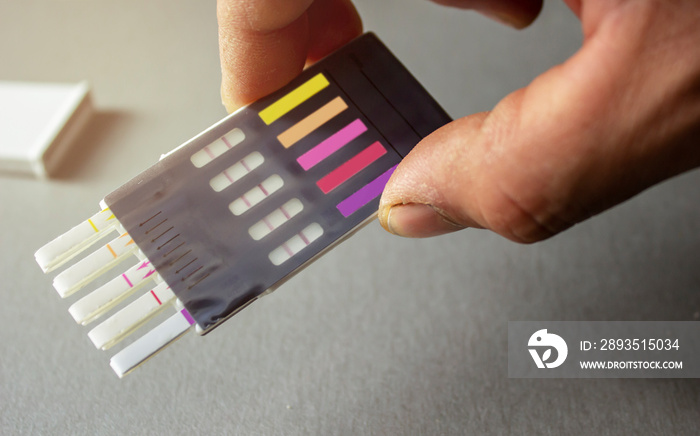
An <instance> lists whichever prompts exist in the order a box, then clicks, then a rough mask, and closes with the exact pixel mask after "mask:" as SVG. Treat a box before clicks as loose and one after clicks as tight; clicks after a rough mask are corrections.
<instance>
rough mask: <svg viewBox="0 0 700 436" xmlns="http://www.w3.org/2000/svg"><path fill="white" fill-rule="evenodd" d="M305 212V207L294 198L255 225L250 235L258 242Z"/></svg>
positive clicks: (249, 231)
mask: <svg viewBox="0 0 700 436" xmlns="http://www.w3.org/2000/svg"><path fill="white" fill-rule="evenodd" d="M302 210H304V205H303V204H302V203H301V201H299V199H297V198H292V199H291V200H289V201H288V202H286V203H284V204H283V205H282V206H280V207H278V208H277V209H275V210H274V211H273V212H272V213H271V214H269V215H268V216H266V217H265V218H263V219H261V220H260V221H258V222H257V223H255V224H253V225H252V226H251V227H250V228H249V229H248V233H249V234H250V237H251V238H253V239H255V240H256V241H259V240H261V239H262V238H264V237H265V236H267V235H269V234H270V233H272V231H273V230H275V229H276V228H278V227H279V226H281V225H282V224H284V223H286V222H287V221H289V220H290V219H292V217H293V216H294V215H297V214H298V213H299V212H301V211H302Z"/></svg>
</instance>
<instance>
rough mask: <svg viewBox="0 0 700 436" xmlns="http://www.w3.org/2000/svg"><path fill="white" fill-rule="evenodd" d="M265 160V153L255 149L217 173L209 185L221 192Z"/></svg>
mask: <svg viewBox="0 0 700 436" xmlns="http://www.w3.org/2000/svg"><path fill="white" fill-rule="evenodd" d="M264 161H265V158H263V155H262V154H260V153H259V152H257V151H254V152H253V153H250V154H249V155H248V156H246V157H244V158H243V159H241V160H239V161H238V162H236V163H235V164H233V165H232V166H230V167H228V168H226V169H225V170H223V171H222V172H221V173H219V174H217V175H216V176H215V177H214V178H213V179H211V180H210V181H209V185H210V186H211V187H212V189H213V190H214V191H216V192H221V191H223V190H224V189H226V188H228V187H229V186H231V185H232V184H233V183H234V182H236V181H238V180H240V179H242V178H243V176H245V175H246V174H248V173H249V172H251V171H253V170H254V169H255V168H257V167H259V166H260V165H262V163H263V162H264Z"/></svg>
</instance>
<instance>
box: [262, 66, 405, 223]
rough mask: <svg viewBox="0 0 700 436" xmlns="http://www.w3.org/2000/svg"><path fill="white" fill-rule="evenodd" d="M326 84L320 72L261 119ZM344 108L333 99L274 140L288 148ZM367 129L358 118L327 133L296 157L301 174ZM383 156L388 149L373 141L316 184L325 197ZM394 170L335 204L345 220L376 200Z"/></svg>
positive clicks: (273, 118)
mask: <svg viewBox="0 0 700 436" xmlns="http://www.w3.org/2000/svg"><path fill="white" fill-rule="evenodd" d="M329 84H330V83H329V81H328V79H327V78H326V76H325V75H324V74H323V73H318V74H316V75H315V76H313V77H312V78H311V79H309V80H308V81H307V82H305V83H304V84H302V85H300V86H299V87H298V88H296V89H294V90H293V91H291V92H290V93H289V94H287V95H285V96H284V97H282V98H280V99H279V100H277V101H276V102H274V103H272V104H271V105H270V106H268V107H267V108H265V109H263V110H262V111H260V118H261V119H262V120H263V121H264V122H265V123H266V124H268V125H270V124H272V123H273V122H275V121H276V120H278V119H280V118H281V117H283V116H284V115H285V114H287V113H288V112H290V111H291V110H293V109H294V108H296V107H297V106H299V105H300V104H301V103H303V102H304V101H306V100H308V99H309V98H311V97H312V96H313V95H315V94H316V93H318V92H320V91H321V90H323V89H324V88H326V87H327V86H328V85H329ZM347 109H348V104H347V103H346V102H345V100H344V99H343V97H341V96H338V97H335V98H333V99H332V100H330V101H329V102H327V103H325V104H324V105H323V106H321V107H320V108H318V109H317V110H315V111H314V112H312V113H311V114H309V115H308V116H306V117H305V118H303V119H302V120H301V121H298V122H297V123H296V124H294V125H292V126H291V127H289V128H288V129H286V130H285V131H284V132H282V133H281V134H279V135H278V136H277V139H278V140H279V142H280V144H281V145H282V146H283V147H284V148H286V149H289V148H291V147H292V146H294V145H295V144H296V143H298V142H299V141H300V140H302V139H303V138H304V137H306V136H307V135H309V134H310V133H312V132H314V131H316V130H317V129H319V128H321V127H322V126H323V125H324V124H325V123H327V122H328V121H330V120H332V119H333V118H334V117H336V116H337V115H339V114H341V113H342V112H343V111H345V110H347ZM367 130H368V128H367V125H366V124H365V122H363V121H362V120H361V119H360V118H356V119H354V120H352V121H351V122H350V123H348V124H346V125H344V126H343V127H341V128H340V129H339V130H338V131H336V132H333V133H332V134H330V135H329V136H328V137H327V138H326V139H324V140H323V141H321V142H320V143H318V144H317V145H315V146H313V147H312V148H311V149H310V150H307V151H305V152H304V153H303V154H301V155H300V156H299V157H297V158H296V161H297V163H298V164H299V166H301V168H303V169H304V171H309V170H311V169H312V168H314V167H315V166H316V165H318V164H319V163H321V162H323V161H324V159H326V158H328V157H329V156H331V155H333V153H335V152H337V151H338V150H340V149H342V148H343V147H346V146H348V144H351V143H352V142H353V141H355V140H357V139H358V138H360V137H361V136H362V135H363V134H364V133H365V132H367ZM360 140H361V139H360ZM355 147H356V145H355ZM386 153H387V149H386V148H385V146H384V145H382V143H381V141H373V142H371V143H370V144H368V145H366V146H365V145H363V148H362V149H361V150H360V151H359V152H358V153H356V154H355V155H354V156H352V157H351V158H349V159H347V160H346V161H345V162H343V163H342V164H340V165H339V166H337V167H336V168H335V169H333V170H332V171H330V172H329V173H328V174H326V175H324V176H323V177H321V178H320V179H319V180H317V181H316V182H315V183H316V185H317V186H318V188H319V189H320V190H321V191H322V192H323V193H324V194H328V193H330V192H331V191H333V190H334V189H336V188H337V187H339V186H340V185H342V184H343V183H346V182H348V181H349V180H350V179H351V178H352V177H353V176H354V175H356V174H358V173H360V172H361V171H362V170H364V169H366V168H367V167H368V166H369V165H370V164H372V163H373V162H375V161H376V160H377V159H379V158H380V157H382V156H383V155H384V154H386ZM394 168H395V166H394V167H391V168H389V169H388V170H387V171H385V172H384V173H383V174H381V175H380V176H379V177H377V178H376V179H374V180H372V181H371V182H369V183H367V184H365V185H364V186H362V187H360V188H359V189H358V190H357V191H356V192H355V193H353V194H352V195H351V196H349V197H347V198H345V199H343V200H342V201H340V202H339V203H338V204H337V205H336V208H337V209H338V211H339V212H340V213H341V214H342V215H343V216H344V217H346V218H347V217H348V216H350V215H352V214H353V213H354V212H356V211H357V210H358V209H360V208H361V207H362V206H364V205H365V204H367V203H369V202H370V201H372V200H373V199H374V198H376V197H378V196H379V195H380V194H381V192H382V190H383V189H384V185H386V182H387V181H388V179H389V177H390V176H391V172H393V169H394Z"/></svg>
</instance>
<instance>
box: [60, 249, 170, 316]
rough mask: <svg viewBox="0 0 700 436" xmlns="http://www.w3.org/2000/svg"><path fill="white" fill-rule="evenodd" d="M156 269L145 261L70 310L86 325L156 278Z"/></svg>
mask: <svg viewBox="0 0 700 436" xmlns="http://www.w3.org/2000/svg"><path fill="white" fill-rule="evenodd" d="M155 272H156V269H155V268H153V267H152V266H151V262H149V261H147V260H146V261H143V262H139V263H138V264H136V265H134V266H132V267H131V268H129V269H128V270H126V271H125V272H124V273H122V274H120V275H118V276H116V277H115V278H113V279H112V280H110V281H109V282H107V283H105V284H104V285H102V286H100V287H99V288H97V289H95V290H94V291H92V292H91V293H89V294H87V295H86V296H84V297H83V298H81V299H80V300H78V301H76V302H75V303H73V305H72V306H71V307H70V308H68V312H69V313H70V314H71V315H72V316H73V319H75V322H77V323H78V324H82V325H86V324H89V323H90V322H91V321H93V320H94V319H95V318H97V317H99V316H100V315H102V314H103V313H105V312H106V311H108V310H110V309H111V308H112V307H114V306H115V305H117V304H119V302H121V301H122V300H124V299H125V298H126V297H128V296H129V295H131V294H132V293H133V292H134V291H136V290H137V289H139V288H140V287H141V286H143V285H145V284H146V283H148V282H149V281H150V280H151V279H153V278H154V274H155Z"/></svg>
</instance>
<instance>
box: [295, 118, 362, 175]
mask: <svg viewBox="0 0 700 436" xmlns="http://www.w3.org/2000/svg"><path fill="white" fill-rule="evenodd" d="M366 131H367V126H365V125H364V123H363V122H362V120H360V119H357V120H355V121H353V122H352V123H350V124H348V125H347V126H345V127H343V128H342V129H340V130H338V131H337V132H335V133H334V134H332V135H331V136H330V137H329V138H328V139H326V140H324V141H323V142H321V143H320V144H318V145H317V146H315V147H314V148H312V149H311V150H309V151H307V152H306V153H304V154H302V155H301V156H299V158H298V159H297V162H299V165H301V167H302V168H304V171H308V170H309V169H310V168H311V167H313V166H314V165H316V164H317V163H319V162H321V161H322V160H323V159H325V158H327V157H328V156H330V155H331V154H333V153H335V152H336V151H338V150H339V149H341V148H342V147H343V146H344V145H346V144H347V143H348V142H350V141H352V140H353V139H355V138H357V137H358V136H360V135H361V134H362V133H364V132H366Z"/></svg>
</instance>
